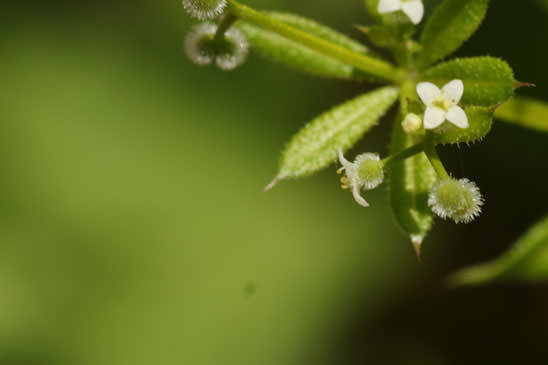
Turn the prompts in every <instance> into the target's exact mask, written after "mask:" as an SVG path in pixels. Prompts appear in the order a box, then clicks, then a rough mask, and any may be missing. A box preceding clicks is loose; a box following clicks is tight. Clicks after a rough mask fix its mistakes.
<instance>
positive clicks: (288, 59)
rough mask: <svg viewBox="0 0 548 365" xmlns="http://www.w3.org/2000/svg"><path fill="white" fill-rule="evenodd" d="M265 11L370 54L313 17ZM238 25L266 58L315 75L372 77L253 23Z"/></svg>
mask: <svg viewBox="0 0 548 365" xmlns="http://www.w3.org/2000/svg"><path fill="white" fill-rule="evenodd" d="M268 15H269V16H270V17H272V18H274V19H276V20H278V21H280V22H283V23H285V24H288V25H291V26H293V27H295V28H297V29H299V30H302V31H305V32H307V33H310V34H312V35H315V36H317V37H320V38H322V39H324V40H326V41H329V42H332V43H334V44H337V45H339V46H342V47H345V48H347V49H349V50H351V51H354V52H357V53H362V54H367V55H372V53H371V52H370V51H369V50H368V49H367V47H366V46H364V45H362V44H361V43H359V42H357V41H355V40H353V39H351V38H349V37H347V36H345V35H343V34H341V33H339V32H337V31H335V30H333V29H331V28H328V27H326V26H324V25H321V24H319V23H317V22H315V21H313V20H309V19H306V18H303V17H300V16H297V15H293V14H286V13H277V12H270V13H268ZM238 27H239V28H240V29H241V30H242V32H244V34H245V35H246V37H247V39H248V41H249V43H250V44H251V45H252V46H253V47H254V48H255V49H257V50H258V51H259V52H260V53H261V54H263V55H264V56H266V57H267V58H269V59H271V60H273V61H275V62H279V63H281V64H283V65H285V66H288V67H290V68H292V69H294V70H297V71H301V72H305V73H308V74H311V75H314V76H320V77H329V78H338V79H375V77H373V76H370V75H367V74H366V73H364V72H363V71H360V70H358V69H356V68H355V67H353V66H350V65H348V64H345V63H343V62H341V61H338V60H336V59H334V58H332V57H329V56H326V55H323V54H321V53H319V52H317V51H315V50H313V49H310V48H308V47H306V46H303V45H301V44H298V43H296V42H294V41H292V40H289V39H287V38H285V37H283V36H280V35H278V34H276V33H274V32H271V31H268V30H265V29H262V28H260V27H258V26H256V25H254V24H251V23H248V22H245V21H240V22H238Z"/></svg>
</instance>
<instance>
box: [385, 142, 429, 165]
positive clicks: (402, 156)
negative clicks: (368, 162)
mask: <svg viewBox="0 0 548 365" xmlns="http://www.w3.org/2000/svg"><path fill="white" fill-rule="evenodd" d="M423 151H424V143H418V144H416V145H413V146H411V147H409V148H406V149H405V150H403V151H401V152H398V153H396V154H395V155H391V156H388V157H386V158H384V159H383V160H382V163H383V165H384V167H388V166H390V165H391V164H393V163H396V162H399V161H403V160H406V159H408V158H409V157H412V156H414V155H416V154H418V153H421V152H423Z"/></svg>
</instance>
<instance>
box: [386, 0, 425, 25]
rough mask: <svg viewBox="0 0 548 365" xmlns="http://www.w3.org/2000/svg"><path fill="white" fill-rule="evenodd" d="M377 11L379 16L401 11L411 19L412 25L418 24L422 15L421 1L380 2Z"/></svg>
mask: <svg viewBox="0 0 548 365" xmlns="http://www.w3.org/2000/svg"><path fill="white" fill-rule="evenodd" d="M377 10H378V11H379V13H381V14H384V13H392V12H395V11H398V10H401V11H403V12H404V13H405V15H407V16H408V17H409V19H411V22H413V24H419V23H420V22H421V20H422V17H423V15H424V5H423V4H422V0H380V1H379V7H378V9H377Z"/></svg>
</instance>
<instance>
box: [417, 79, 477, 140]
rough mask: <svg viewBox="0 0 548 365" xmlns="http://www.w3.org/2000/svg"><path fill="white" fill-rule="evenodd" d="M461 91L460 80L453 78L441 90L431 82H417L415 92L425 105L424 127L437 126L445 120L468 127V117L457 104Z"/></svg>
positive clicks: (431, 127)
mask: <svg viewBox="0 0 548 365" xmlns="http://www.w3.org/2000/svg"><path fill="white" fill-rule="evenodd" d="M463 93H464V84H463V83H462V80H453V81H451V82H449V83H448V84H446V85H445V86H444V87H443V88H442V89H441V90H440V89H439V88H438V87H437V86H436V85H434V84H433V83H431V82H421V83H419V84H418V85H417V94H419V97H420V98H421V100H422V102H423V103H424V105H426V111H425V113H424V128H425V129H434V128H437V127H439V126H440V125H441V124H442V123H443V122H445V121H446V120H448V121H449V122H451V123H453V124H454V125H456V126H457V127H459V128H462V129H465V128H468V117H467V116H466V113H465V112H464V110H463V109H462V108H461V107H460V106H458V103H459V102H460V99H461V98H462V94H463Z"/></svg>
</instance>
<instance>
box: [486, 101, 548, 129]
mask: <svg viewBox="0 0 548 365" xmlns="http://www.w3.org/2000/svg"><path fill="white" fill-rule="evenodd" d="M495 118H497V119H500V120H503V121H505V122H508V123H512V124H515V125H519V126H522V127H526V128H531V129H534V130H537V131H541V132H548V104H546V103H544V102H542V101H539V100H534V99H530V98H525V97H521V96H520V97H514V98H512V99H510V100H508V101H507V102H506V103H504V104H502V105H501V106H500V107H499V108H497V110H496V111H495Z"/></svg>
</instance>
